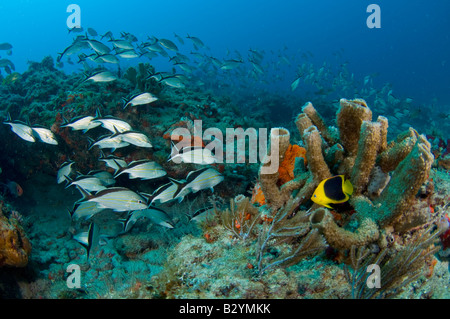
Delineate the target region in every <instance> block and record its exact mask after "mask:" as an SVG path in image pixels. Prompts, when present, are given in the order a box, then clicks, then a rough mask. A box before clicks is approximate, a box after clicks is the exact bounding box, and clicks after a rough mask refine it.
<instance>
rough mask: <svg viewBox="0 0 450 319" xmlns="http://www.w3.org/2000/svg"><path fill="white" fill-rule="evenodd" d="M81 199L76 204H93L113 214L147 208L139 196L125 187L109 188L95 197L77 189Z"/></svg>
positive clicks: (144, 200)
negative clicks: (111, 211)
mask: <svg viewBox="0 0 450 319" xmlns="http://www.w3.org/2000/svg"><path fill="white" fill-rule="evenodd" d="M79 190H80V192H81V194H82V195H83V198H82V199H81V200H79V201H78V202H77V203H83V202H86V201H87V202H95V203H97V205H98V207H99V208H105V209H107V208H109V209H112V210H113V211H115V212H126V211H133V210H141V209H146V208H147V201H146V199H145V198H144V197H142V196H141V195H139V194H137V193H135V192H133V191H132V190H130V189H128V188H125V187H110V188H106V189H104V190H101V191H99V192H97V193H95V195H92V194H91V193H89V192H87V191H85V190H84V189H82V188H79Z"/></svg>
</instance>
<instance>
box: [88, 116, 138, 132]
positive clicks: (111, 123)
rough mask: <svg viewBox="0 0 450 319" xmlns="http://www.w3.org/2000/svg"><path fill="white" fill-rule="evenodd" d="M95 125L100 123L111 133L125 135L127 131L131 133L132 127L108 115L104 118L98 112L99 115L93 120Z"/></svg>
mask: <svg viewBox="0 0 450 319" xmlns="http://www.w3.org/2000/svg"><path fill="white" fill-rule="evenodd" d="M93 122H94V123H100V124H101V126H103V127H104V128H105V129H107V130H108V131H110V132H111V133H123V132H126V131H131V130H132V127H131V125H130V124H128V123H127V122H125V121H124V120H121V119H119V118H116V117H113V116H110V115H107V116H104V117H102V116H101V114H100V112H98V111H97V115H96V117H95V119H94V120H93Z"/></svg>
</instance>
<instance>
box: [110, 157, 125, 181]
mask: <svg viewBox="0 0 450 319" xmlns="http://www.w3.org/2000/svg"><path fill="white" fill-rule="evenodd" d="M113 162H114V163H116V165H117V167H118V168H117V169H116V171H115V172H114V175H113V177H114V178H116V177H117V176H119V175H121V174H122V173H123V171H124V170H125V169H126V167H124V166H122V165H120V164H119V163H118V162H117V161H116V160H115V159H113Z"/></svg>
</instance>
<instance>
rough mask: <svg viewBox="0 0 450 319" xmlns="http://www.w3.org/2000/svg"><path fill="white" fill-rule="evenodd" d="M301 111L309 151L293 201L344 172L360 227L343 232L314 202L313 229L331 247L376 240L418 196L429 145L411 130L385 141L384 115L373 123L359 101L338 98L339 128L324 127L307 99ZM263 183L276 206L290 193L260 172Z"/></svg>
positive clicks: (427, 163) (302, 200) (299, 122)
mask: <svg viewBox="0 0 450 319" xmlns="http://www.w3.org/2000/svg"><path fill="white" fill-rule="evenodd" d="M302 111H303V112H302V113H301V114H300V115H299V116H298V117H297V119H296V125H297V128H298V129H299V131H300V134H301V137H302V140H303V143H304V144H305V147H306V150H307V153H306V156H307V159H308V173H307V174H308V176H307V181H306V182H304V183H298V184H297V185H296V186H298V185H302V187H301V188H300V190H299V192H298V193H297V194H296V195H295V196H294V199H293V200H294V201H295V203H296V205H298V206H301V205H305V204H307V202H308V200H309V198H310V197H311V195H312V192H313V191H314V189H315V188H316V187H317V185H318V183H319V182H320V181H322V180H323V179H325V178H328V177H331V176H332V175H337V174H343V175H344V176H345V177H346V178H348V179H350V181H351V182H352V184H353V188H354V194H353V196H352V197H351V199H350V204H351V206H352V208H353V210H354V214H353V219H354V223H355V222H356V223H357V224H358V225H356V226H355V225H353V226H352V227H353V229H348V230H347V229H345V228H344V227H341V226H339V225H337V224H336V222H335V218H334V217H333V215H332V214H331V213H330V212H329V211H328V210H327V209H325V208H317V209H315V208H314V206H313V208H312V209H313V211H312V213H311V217H310V221H311V225H312V227H313V228H317V229H319V230H320V231H321V233H322V234H323V235H324V236H325V238H326V239H327V241H328V243H329V244H330V245H332V246H333V247H335V248H341V249H350V248H351V247H352V246H353V245H357V246H361V245H365V244H368V243H370V242H375V241H377V240H378V239H380V232H382V230H383V228H384V227H387V226H388V225H391V224H393V223H395V222H397V220H398V219H399V218H400V217H401V216H403V215H404V214H406V213H407V211H408V208H409V207H410V206H411V205H412V203H413V202H415V201H417V199H416V194H417V193H418V191H419V189H420V187H421V186H422V184H424V182H425V181H426V180H427V178H428V176H429V173H430V169H431V165H432V163H433V160H434V157H433V154H431V152H430V144H429V143H428V141H427V140H426V138H425V137H424V136H422V135H419V134H418V133H417V132H416V131H415V130H414V129H412V128H410V129H409V130H408V131H406V132H405V133H403V134H401V135H399V136H398V137H397V139H396V140H394V141H392V142H390V143H389V144H388V143H387V131H388V122H387V119H386V118H384V117H382V116H379V117H378V119H377V121H376V122H372V112H371V110H370V109H369V107H368V106H367V104H366V103H365V101H364V100H361V99H357V100H353V101H349V100H345V99H341V101H340V108H339V110H338V111H337V116H336V124H337V129H333V128H328V127H327V126H326V125H325V124H324V123H323V120H322V118H321V117H320V115H319V114H318V112H317V111H316V110H315V109H314V107H313V105H312V104H311V103H308V104H306V105H305V106H304V107H303V109H302ZM321 130H322V131H321ZM380 170H381V171H382V173H384V174H381V173H380ZM387 174H388V175H389V177H387ZM380 176H381V177H380ZM383 176H384V177H383ZM303 178H304V177H303ZM375 180H376V181H375ZM261 181H266V182H265V184H266V185H265V187H262V190H263V192H264V195H265V197H266V198H267V197H268V196H269V198H270V197H276V200H275V199H272V200H271V201H269V202H268V205H269V206H270V205H272V206H274V207H275V209H278V208H279V207H280V206H281V205H282V203H285V202H286V201H287V200H288V198H289V196H290V195H291V194H290V193H288V194H283V196H281V195H280V193H281V192H277V191H276V189H275V186H276V182H275V181H274V179H273V178H272V179H271V180H268V179H267V176H265V175H261ZM267 184H268V185H267ZM262 185H264V183H262ZM268 192H270V194H269V193H268ZM273 204H275V205H273Z"/></svg>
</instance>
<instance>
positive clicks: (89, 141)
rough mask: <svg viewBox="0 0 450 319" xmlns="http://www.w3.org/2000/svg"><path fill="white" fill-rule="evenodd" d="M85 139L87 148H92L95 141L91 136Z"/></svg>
mask: <svg viewBox="0 0 450 319" xmlns="http://www.w3.org/2000/svg"><path fill="white" fill-rule="evenodd" d="M87 140H88V143H89V148H88V150H90V149H91V148H93V147H94V145H95V141H94V139H93V138H92V137H89V136H88V137H87Z"/></svg>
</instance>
